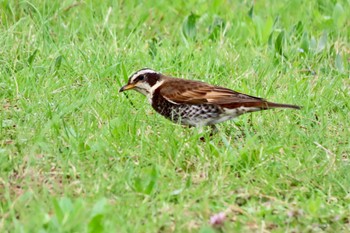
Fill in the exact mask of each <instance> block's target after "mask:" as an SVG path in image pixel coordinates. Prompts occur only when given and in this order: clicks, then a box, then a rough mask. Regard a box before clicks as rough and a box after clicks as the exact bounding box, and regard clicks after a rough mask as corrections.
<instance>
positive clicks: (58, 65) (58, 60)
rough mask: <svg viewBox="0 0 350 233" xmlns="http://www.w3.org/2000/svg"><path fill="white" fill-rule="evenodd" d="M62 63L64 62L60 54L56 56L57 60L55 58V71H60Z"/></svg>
mask: <svg viewBox="0 0 350 233" xmlns="http://www.w3.org/2000/svg"><path fill="white" fill-rule="evenodd" d="M61 64H62V56H61V55H59V56H58V57H56V60H55V71H58V70H59V69H60V67H61Z"/></svg>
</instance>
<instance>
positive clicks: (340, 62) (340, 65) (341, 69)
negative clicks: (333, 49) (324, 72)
mask: <svg viewBox="0 0 350 233" xmlns="http://www.w3.org/2000/svg"><path fill="white" fill-rule="evenodd" d="M335 67H336V68H337V70H338V71H339V72H340V73H343V72H344V64H343V58H342V56H341V54H339V53H338V54H337V55H336V57H335Z"/></svg>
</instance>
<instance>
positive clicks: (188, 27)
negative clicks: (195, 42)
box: [182, 13, 199, 39]
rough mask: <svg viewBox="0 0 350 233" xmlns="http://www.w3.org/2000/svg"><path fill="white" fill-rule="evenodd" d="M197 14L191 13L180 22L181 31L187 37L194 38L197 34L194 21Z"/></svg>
mask: <svg viewBox="0 0 350 233" xmlns="http://www.w3.org/2000/svg"><path fill="white" fill-rule="evenodd" d="M198 17H199V16H198V15H195V14H193V13H191V14H190V15H189V16H187V17H186V19H185V21H184V22H183V24H182V33H183V34H184V36H185V37H186V38H187V39H194V38H195V37H196V34H197V29H196V22H197V19H198Z"/></svg>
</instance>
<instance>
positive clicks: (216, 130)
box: [209, 125, 219, 137]
mask: <svg viewBox="0 0 350 233" xmlns="http://www.w3.org/2000/svg"><path fill="white" fill-rule="evenodd" d="M210 129H211V131H210V134H209V136H210V137H212V136H213V135H214V134H216V133H217V132H219V130H218V127H216V125H210Z"/></svg>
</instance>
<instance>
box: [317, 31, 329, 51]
mask: <svg viewBox="0 0 350 233" xmlns="http://www.w3.org/2000/svg"><path fill="white" fill-rule="evenodd" d="M326 46H327V32H326V31H324V32H323V34H322V36H321V38H320V40H319V41H318V44H317V52H318V53H319V52H322V50H324V49H325V48H326Z"/></svg>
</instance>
